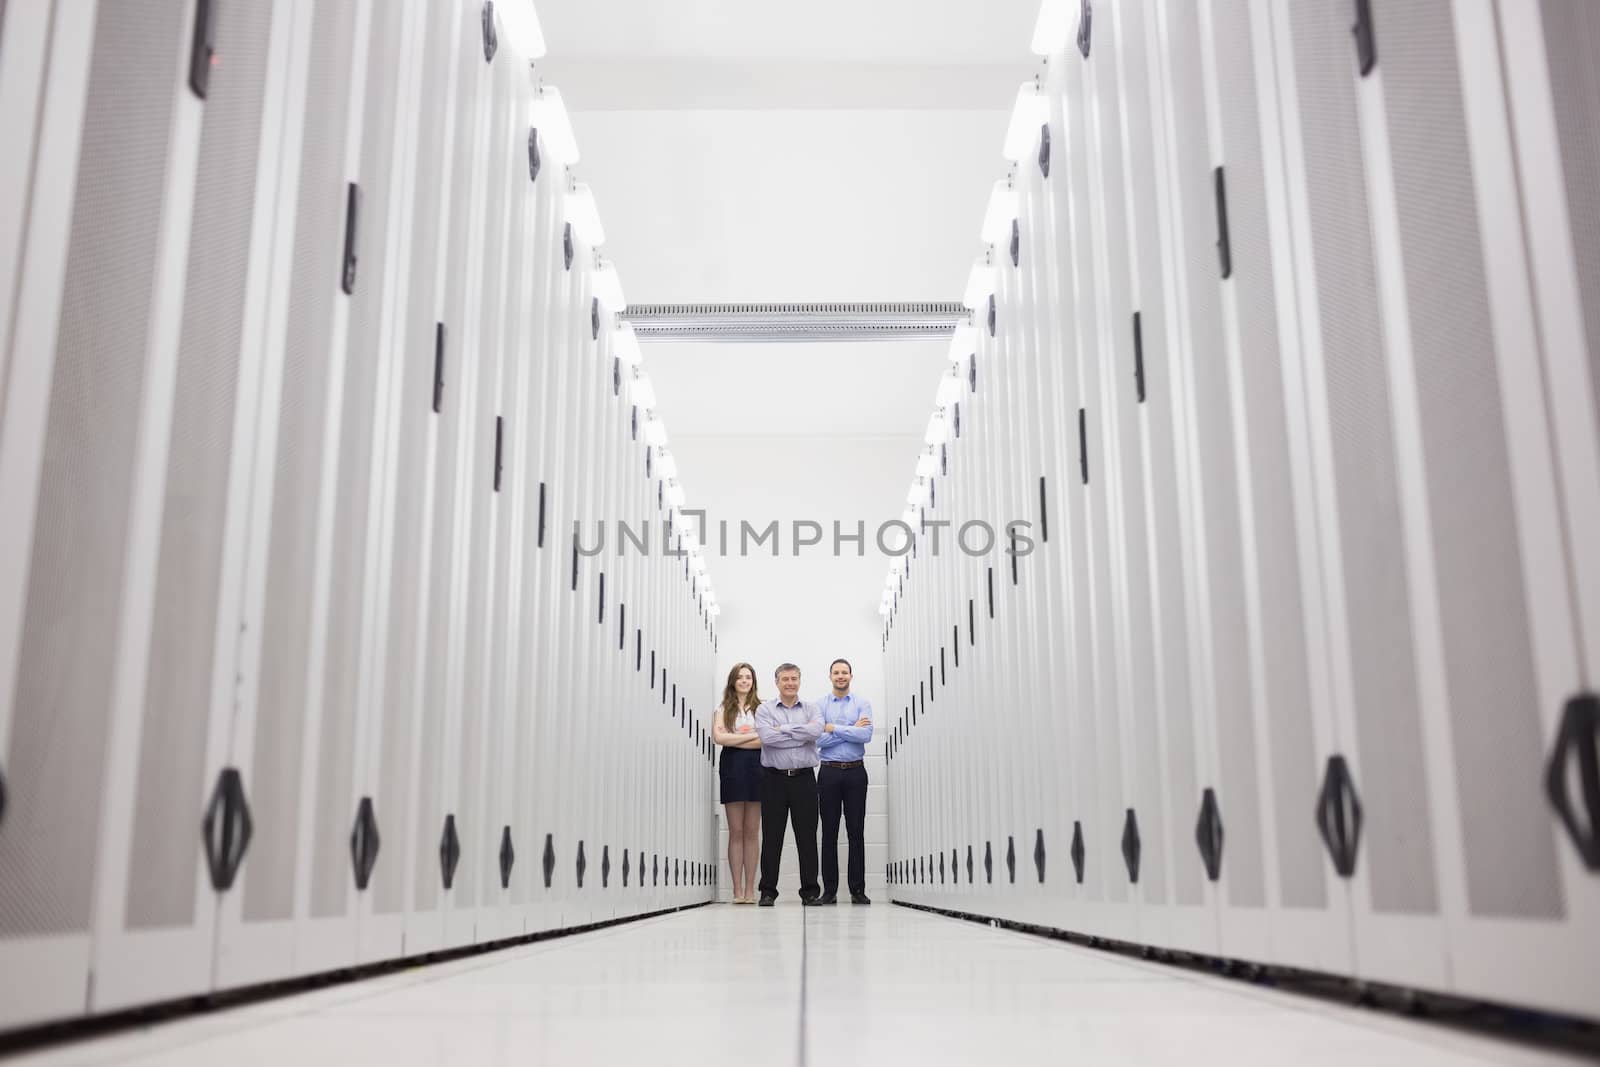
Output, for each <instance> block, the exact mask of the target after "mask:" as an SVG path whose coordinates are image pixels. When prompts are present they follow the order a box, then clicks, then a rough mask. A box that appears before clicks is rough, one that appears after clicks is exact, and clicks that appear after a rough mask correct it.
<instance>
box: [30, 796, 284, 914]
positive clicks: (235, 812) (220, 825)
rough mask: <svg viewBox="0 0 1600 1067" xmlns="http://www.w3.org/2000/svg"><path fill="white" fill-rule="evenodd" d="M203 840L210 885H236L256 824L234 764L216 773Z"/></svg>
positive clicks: (202, 828) (225, 888)
mask: <svg viewBox="0 0 1600 1067" xmlns="http://www.w3.org/2000/svg"><path fill="white" fill-rule="evenodd" d="M5 795H6V794H5V786H4V782H3V780H0V816H3V815H4V813H5V806H6V802H5ZM200 831H201V840H202V841H203V842H204V845H205V853H206V868H207V870H208V871H209V872H210V874H211V888H212V889H215V890H216V891H217V892H218V893H226V892H227V891H228V890H229V889H232V888H233V883H234V879H235V878H237V877H238V874H239V868H240V867H241V866H242V865H243V863H244V854H245V852H246V851H247V850H248V849H249V848H250V838H251V836H252V835H253V834H254V832H255V824H254V822H253V821H252V820H251V818H250V804H249V802H248V801H247V800H246V799H245V795H244V778H243V776H241V775H240V773H239V771H238V769H237V768H235V767H224V768H222V771H221V773H220V774H218V775H217V784H216V786H215V787H213V788H212V790H211V800H210V802H209V803H208V804H207V805H206V814H205V818H204V819H203V820H201V824H200Z"/></svg>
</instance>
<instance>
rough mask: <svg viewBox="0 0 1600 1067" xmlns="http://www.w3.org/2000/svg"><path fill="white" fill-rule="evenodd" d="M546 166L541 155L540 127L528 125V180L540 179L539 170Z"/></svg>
mask: <svg viewBox="0 0 1600 1067" xmlns="http://www.w3.org/2000/svg"><path fill="white" fill-rule="evenodd" d="M543 166H544V160H543V159H542V158H541V157H540V155H539V128H538V127H537V126H529V127H528V180H529V181H530V182H536V181H538V180H539V170H540V168H542V167H543Z"/></svg>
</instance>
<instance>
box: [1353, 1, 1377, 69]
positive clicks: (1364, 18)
mask: <svg viewBox="0 0 1600 1067" xmlns="http://www.w3.org/2000/svg"><path fill="white" fill-rule="evenodd" d="M1350 32H1351V33H1352V34H1354V35H1355V39H1356V63H1357V67H1358V69H1359V70H1360V71H1361V76H1362V77H1363V78H1365V77H1366V76H1367V75H1368V74H1371V73H1372V68H1373V67H1376V66H1377V65H1378V42H1377V39H1376V38H1375V37H1374V36H1373V32H1372V0H1356V22H1355V25H1354V26H1351V27H1350Z"/></svg>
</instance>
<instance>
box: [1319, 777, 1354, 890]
mask: <svg viewBox="0 0 1600 1067" xmlns="http://www.w3.org/2000/svg"><path fill="white" fill-rule="evenodd" d="M1317 829H1318V831H1320V832H1321V834H1322V843H1323V844H1324V845H1326V846H1327V849H1328V855H1329V857H1330V858H1332V860H1333V869H1334V870H1336V871H1338V872H1339V877H1341V878H1349V877H1350V876H1351V875H1353V874H1355V872H1356V850H1357V849H1358V848H1359V847H1360V845H1361V798H1360V797H1358V796H1357V795H1356V787H1355V781H1354V780H1353V779H1352V778H1351V776H1350V765H1349V764H1348V763H1347V762H1345V758H1344V757H1343V756H1339V755H1333V756H1329V757H1328V766H1327V770H1326V771H1325V772H1324V773H1323V776H1322V792H1321V793H1320V794H1319V795H1318V797H1317Z"/></svg>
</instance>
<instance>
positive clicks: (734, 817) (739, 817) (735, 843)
mask: <svg viewBox="0 0 1600 1067" xmlns="http://www.w3.org/2000/svg"><path fill="white" fill-rule="evenodd" d="M749 806H750V805H748V804H724V805H722V810H723V811H724V812H726V813H727V821H726V825H727V827H728V880H729V881H730V882H732V883H733V899H734V900H741V899H743V898H744V894H743V893H741V892H740V891H739V884H740V883H739V868H740V866H741V865H742V864H743V863H744V856H745V847H744V809H745V808H747V807H749Z"/></svg>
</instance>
